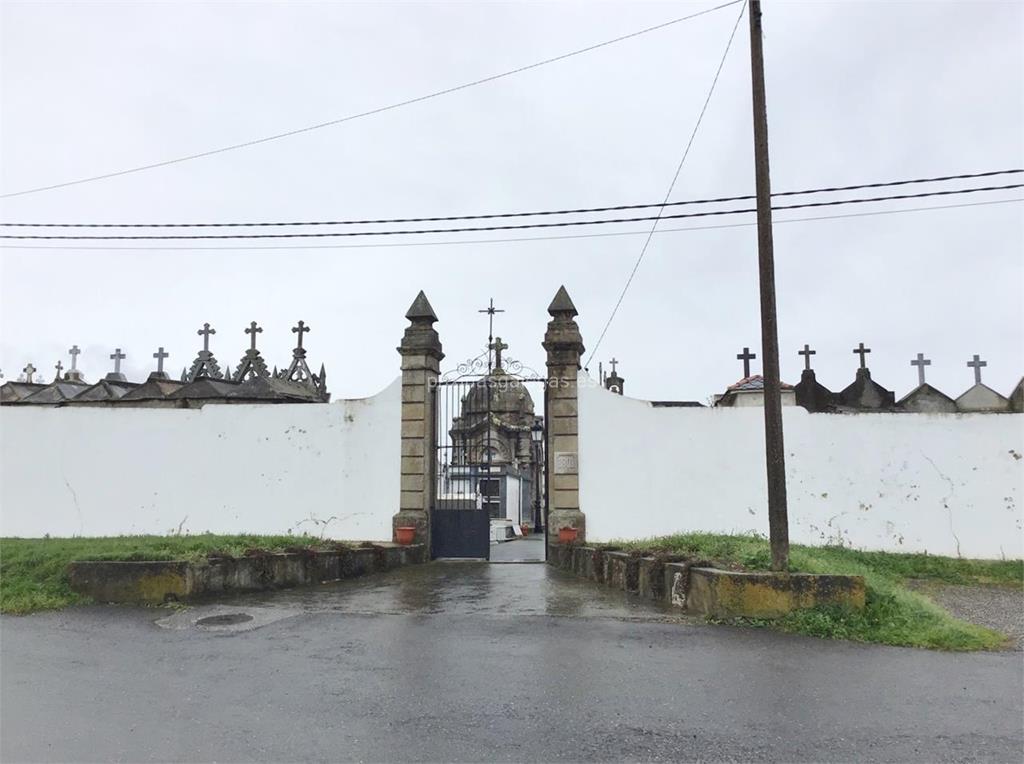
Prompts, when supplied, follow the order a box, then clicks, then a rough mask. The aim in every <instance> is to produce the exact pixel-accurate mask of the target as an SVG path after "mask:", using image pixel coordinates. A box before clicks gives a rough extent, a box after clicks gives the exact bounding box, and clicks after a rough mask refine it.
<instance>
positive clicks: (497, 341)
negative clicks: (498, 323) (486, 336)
mask: <svg viewBox="0 0 1024 764" xmlns="http://www.w3.org/2000/svg"><path fill="white" fill-rule="evenodd" d="M487 347H488V348H490V349H491V350H493V351H494V368H496V369H500V368H501V351H502V350H508V345H507V344H506V343H504V342H502V341H501V337H495V338H494V342H492V343H491V344H490V345H488V346H487Z"/></svg>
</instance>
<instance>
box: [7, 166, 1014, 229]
mask: <svg viewBox="0 0 1024 764" xmlns="http://www.w3.org/2000/svg"><path fill="white" fill-rule="evenodd" d="M1019 173H1024V169H1006V170H986V171H984V172H972V173H962V174H960V175H938V176H932V177H928V178H907V179H903V180H887V181H874V182H871V183H857V184H855V185H848V186H825V187H822V188H808V189H804V190H802V191H776V192H773V193H772V197H777V196H778V197H783V196H808V195H810V194H825V193H837V192H841V191H861V190H864V189H869V188H889V187H895V186H909V185H915V184H919V183H944V182H947V181H950V180H971V179H976V178H991V177H994V176H997V175H1014V174H1019ZM754 198H755V197H754V195H753V194H745V195H743V196H720V197H716V198H711V199H684V200H680V201H676V202H650V203H646V204H618V205H614V206H610V207H580V208H576V209H560V210H537V211H534V212H489V213H484V214H479V215H445V216H439V217H418V218H378V219H365V220H295V221H257V222H251V223H242V222H229V223H0V227H7V228H266V227H271V226H276V227H298V226H329V225H377V224H380V225H383V224H392V223H396V224H397V223H439V222H445V221H450V220H489V219H494V218H523V217H541V216H552V215H576V214H579V215H584V214H591V213H598V212H619V211H623V210H643V209H650V208H652V207H683V206H688V205H695V204H724V203H727V202H743V201H749V200H751V199H754Z"/></svg>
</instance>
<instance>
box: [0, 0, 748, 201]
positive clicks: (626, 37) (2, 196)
mask: <svg viewBox="0 0 1024 764" xmlns="http://www.w3.org/2000/svg"><path fill="white" fill-rule="evenodd" d="M740 2H744V0H730V2H727V3H723V4H721V5H716V6H715V7H713V8H707V9H705V10H703V11H699V12H697V13H691V14H689V15H687V16H681V17H679V18H676V19H671V20H669V21H665V22H663V23H661V24H655V25H654V26H651V27H646V28H645V29H639V30H637V31H635V32H630V33H629V34H625V35H622V36H621V37H615V38H612V39H610V40H604V41H603V42H599V43H595V44H593V45H588V46H587V47H585V48H578V49H577V50H573V51H569V52H568V53H562V54H561V55H558V56H554V57H552V58H546V59H544V60H542V61H536V62H534V63H532V64H527V65H526V66H520V67H518V68H516V69H510V70H508V71H506V72H501V73H499V74H492V75H490V76H488V77H481V78H480V79H477V80H472V81H471V82H464V83H462V84H461V85H455V86H453V87H449V88H445V89H443V90H435V91H433V92H432V93H427V94H425V95H421V96H417V97H415V98H409V99H406V100H404V101H398V102H396V103H392V104H388V105H387V106H379V107H377V108H375V109H370V110H369V111H364V112H360V113H358V114H350V115H348V116H346V117H339V118H338V119H332V120H328V121H327V122H319V123H317V124H315V125H307V126H306V127H300V128H296V129H295V130H288V131H286V132H283V133H276V134H274V135H268V136H265V137H263V138H255V139H253V140H251V141H245V142H243V143H234V144H231V145H229V146H221V147H220V148H216V149H210V150H209V151H201V152H198V153H196V154H188V155H185V156H181V157H177V158H175V159H167V160H164V161H162V162H153V163H152V164H144V165H139V166H138V167H130V168H128V169H125V170H117V171H115V172H108V173H104V174H103V175H93V176H91V177H87V178H79V179H77V180H69V181H65V182H63V183H54V184H52V185H49V186H39V187H37V188H27V189H24V190H22V191H14V192H11V193H8V194H0V199H8V198H10V197H13V196H25V195H27V194H37V193H40V192H43V191H53V190H54V189H58V188H67V187H68V186H77V185H80V184H82V183H91V182H93V181H97V180H107V179H109V178H117V177H120V176H122V175H131V174H133V173H137V172H143V171H145V170H154V169H156V168H158V167H167V166H168V165H172V164H178V163H180V162H189V161H191V160H193V159H202V158H204V157H209V156H213V155H215V154H223V153H226V152H228V151H237V150H238V149H244V148H249V147H250V146H258V145H260V144H262V143H269V142H270V141H276V140H279V139H281V138H290V137H292V136H294V135H300V134H302V133H308V132H312V131H313V130H321V129H323V128H325V127H333V126H334V125H340V124H342V123H344V122H351V121H353V120H356V119H361V118H363V117H370V116H373V115H375V114H382V113H383V112H386V111H392V110H394V109H399V108H401V107H403V106H411V105H412V104H416V103H421V102H423V101H428V100H430V99H432V98H438V97H440V96H444V95H449V94H451V93H456V92H458V91H460V90H466V89H467V88H471V87H475V86H476V85H484V84H486V83H488V82H494V81H496V80H500V79H504V78H505V77H511V76H513V75H515V74H521V73H523V72H527V71H530V70H531V69H537V68H539V67H542V66H547V65H548V64H554V63H557V62H559V61H564V60H565V59H567V58H572V57H573V56H579V55H582V54H583V53H590V52H591V51H595V50H598V49H599V48H604V47H606V46H608V45H614V44H615V43H619V42H624V41H625V40H630V39H632V38H634V37H639V36H641V35H645V34H648V33H650V32H656V31H658V30H660V29H665V28H667V27H670V26H673V25H675V24H679V23H682V22H684V21H689V20H690V19H695V18H697V17H698V16H704V15H705V14H708V13H713V12H715V11H718V10H721V9H723V8H728V7H729V6H730V5H736V4H737V3H740Z"/></svg>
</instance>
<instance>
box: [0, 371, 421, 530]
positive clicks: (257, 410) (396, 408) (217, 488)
mask: <svg viewBox="0 0 1024 764" xmlns="http://www.w3.org/2000/svg"><path fill="white" fill-rule="evenodd" d="M400 408H401V382H400V380H396V381H395V382H393V383H392V384H391V385H390V386H389V387H387V388H386V389H385V390H383V391H382V392H381V393H379V394H378V395H376V396H373V397H372V398H363V399H358V400H343V401H338V402H336V403H330V404H274V405H259V406H256V405H208V406H205V407H203V408H202V409H195V410H190V409H180V410H178V409H149V408H87V407H67V408H45V407H41V406H32V407H28V406H26V407H21V408H19V407H17V406H4V407H2V408H0V535H3V536H22V537H37V536H43V535H44V534H47V533H48V534H50V535H51V536H108V535H110V536H113V535H122V534H168V533H175V532H178V531H179V529H180V531H181V532H182V533H185V532H188V533H203V532H205V531H210V532H212V533H261V534H286V533H289V532H291V533H296V534H301V533H303V532H308V533H310V534H313V535H321V534H323V535H325V536H326V537H329V538H338V539H381V540H390V538H391V516H392V515H393V514H394V513H395V511H396V510H397V508H398V504H399V474H400V456H399V450H400V445H399V440H400V439H399V432H400V429H401V412H400Z"/></svg>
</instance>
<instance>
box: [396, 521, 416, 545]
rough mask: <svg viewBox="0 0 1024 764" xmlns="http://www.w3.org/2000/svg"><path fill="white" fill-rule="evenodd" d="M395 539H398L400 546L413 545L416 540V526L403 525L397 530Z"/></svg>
mask: <svg viewBox="0 0 1024 764" xmlns="http://www.w3.org/2000/svg"><path fill="white" fill-rule="evenodd" d="M395 537H396V538H397V539H398V543H399V544H406V545H408V544H411V543H412V542H413V541H415V540H416V526H415V525H402V526H400V527H398V528H395Z"/></svg>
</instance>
